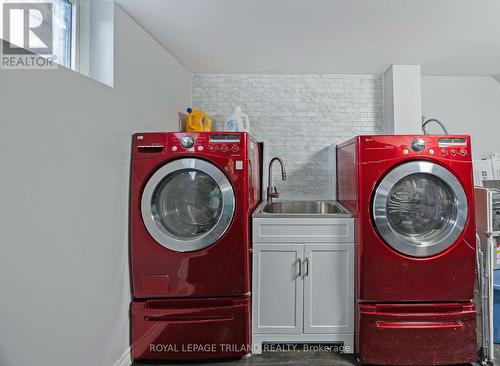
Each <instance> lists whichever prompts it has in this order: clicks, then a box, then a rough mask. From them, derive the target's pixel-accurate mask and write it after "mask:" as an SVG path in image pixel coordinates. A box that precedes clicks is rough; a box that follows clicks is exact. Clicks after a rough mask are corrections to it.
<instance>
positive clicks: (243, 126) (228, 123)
mask: <svg viewBox="0 0 500 366" xmlns="http://www.w3.org/2000/svg"><path fill="white" fill-rule="evenodd" d="M224 131H227V132H250V120H249V118H248V116H247V115H246V114H245V113H243V112H242V111H241V107H239V106H236V107H234V111H233V113H232V114H231V115H230V116H228V117H227V118H226V120H225V121H224Z"/></svg>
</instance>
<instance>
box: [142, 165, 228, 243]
mask: <svg viewBox="0 0 500 366" xmlns="http://www.w3.org/2000/svg"><path fill="white" fill-rule="evenodd" d="M234 201H235V200H234V192H233V189H232V187H231V185H230V183H229V181H228V180H227V178H226V176H225V175H224V174H223V173H222V172H221V171H220V170H219V169H218V168H217V167H215V166H214V165H212V164H210V163H208V162H206V161H204V160H200V159H180V160H175V161H173V162H171V163H168V164H166V165H164V166H163V167H162V168H160V169H159V170H158V171H157V172H156V173H155V174H154V175H153V176H152V177H151V179H150V180H149V181H148V183H147V184H146V187H145V189H144V192H143V196H142V202H141V210H142V216H143V220H144V224H145V225H146V228H147V229H148V231H149V233H150V234H151V236H153V238H154V239H155V240H156V241H157V242H158V243H159V244H161V245H163V246H165V247H167V248H169V249H172V250H175V251H181V252H185V251H194V250H199V249H203V248H206V247H208V246H210V245H212V244H214V243H215V242H216V241H217V240H218V239H219V238H220V237H221V236H222V235H223V234H224V233H225V232H226V230H227V229H228V227H229V225H230V223H231V220H232V216H233V214H234V208H235V202H234Z"/></svg>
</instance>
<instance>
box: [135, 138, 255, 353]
mask: <svg viewBox="0 0 500 366" xmlns="http://www.w3.org/2000/svg"><path fill="white" fill-rule="evenodd" d="M132 149H133V150H132V167H131V202H130V247H131V250H130V259H131V274H132V276H131V277H132V294H133V301H132V356H133V358H134V359H145V360H175V359H191V360H194V359H213V358H226V357H238V356H242V355H245V354H247V353H248V352H249V344H250V314H251V312H250V299H249V292H250V231H249V225H250V216H251V213H252V211H253V210H254V209H255V207H256V206H257V205H258V203H259V201H260V187H261V146H260V145H259V144H258V143H257V142H256V141H255V140H254V139H253V138H252V137H251V136H249V135H248V134H247V133H225V132H201V133H138V134H135V135H134V136H133V146H132Z"/></svg>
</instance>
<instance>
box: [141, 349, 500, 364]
mask: <svg viewBox="0 0 500 366" xmlns="http://www.w3.org/2000/svg"><path fill="white" fill-rule="evenodd" d="M495 356H496V358H497V361H496V362H495V365H500V345H496V346H495ZM187 364H193V365H207V366H238V365H258V366H271V365H283V366H285V365H286V366H292V365H314V366H323V365H325V366H326V365H330V366H331V365H339V366H349V365H359V364H358V363H357V362H356V359H355V357H354V356H352V355H340V354H337V353H333V352H317V353H315V352H268V353H263V354H261V355H256V356H251V357H246V358H243V359H241V360H233V361H220V362H208V363H207V362H204V363H199V362H198V363H187ZM144 365H151V364H150V363H138V362H135V363H134V366H144ZM154 365H157V366H158V365H168V366H173V365H186V363H155V364H154Z"/></svg>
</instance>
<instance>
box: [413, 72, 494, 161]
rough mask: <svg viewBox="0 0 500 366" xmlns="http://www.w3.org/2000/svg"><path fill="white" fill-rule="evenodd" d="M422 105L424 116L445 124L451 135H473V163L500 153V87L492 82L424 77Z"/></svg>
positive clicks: (483, 78) (489, 79)
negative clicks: (493, 153)
mask: <svg viewBox="0 0 500 366" xmlns="http://www.w3.org/2000/svg"><path fill="white" fill-rule="evenodd" d="M422 104H423V107H422V109H423V114H424V116H425V117H426V118H437V119H439V120H441V121H442V122H444V123H445V125H446V127H447V128H448V130H449V132H450V134H469V135H471V137H472V149H473V157H474V159H480V158H482V157H485V156H487V155H488V154H489V153H490V152H500V139H499V136H500V84H499V83H497V82H496V81H495V80H494V79H493V78H490V77H463V76H461V77H451V76H424V77H422ZM430 131H432V132H436V133H441V131H440V130H439V128H436V127H435V126H432V128H431V129H430Z"/></svg>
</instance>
